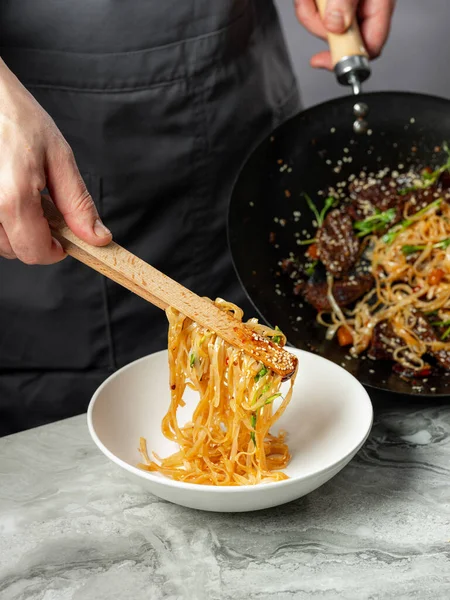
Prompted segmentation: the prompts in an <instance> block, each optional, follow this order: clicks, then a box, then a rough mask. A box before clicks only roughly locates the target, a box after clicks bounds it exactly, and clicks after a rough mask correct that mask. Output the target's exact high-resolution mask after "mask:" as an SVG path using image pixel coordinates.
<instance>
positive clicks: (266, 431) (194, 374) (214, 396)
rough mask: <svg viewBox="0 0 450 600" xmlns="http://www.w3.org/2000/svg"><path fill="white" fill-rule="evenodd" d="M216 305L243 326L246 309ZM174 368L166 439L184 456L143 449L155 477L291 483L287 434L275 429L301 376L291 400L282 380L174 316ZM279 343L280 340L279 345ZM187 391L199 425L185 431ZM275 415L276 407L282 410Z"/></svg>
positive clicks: (258, 328)
mask: <svg viewBox="0 0 450 600" xmlns="http://www.w3.org/2000/svg"><path fill="white" fill-rule="evenodd" d="M215 304H216V305H217V306H218V307H219V308H221V309H222V310H224V311H228V312H230V313H231V314H232V315H233V316H234V317H235V318H236V319H237V320H239V321H242V316H243V312H242V310H241V309H240V308H238V307H237V306H235V305H234V304H231V303H229V302H225V301H224V300H220V299H217V300H216V302H215ZM166 312H167V318H168V320H169V344H168V350H169V368H170V389H171V404H170V407H169V410H168V412H167V414H166V415H165V417H164V419H163V421H162V432H163V434H164V436H165V437H166V438H167V439H169V440H172V441H174V442H176V443H177V444H178V446H179V450H178V451H177V452H175V453H174V454H172V455H171V456H169V457H167V458H160V457H158V456H156V455H154V460H151V459H150V457H149V456H148V454H147V448H146V442H145V440H144V439H143V438H141V441H140V450H141V455H142V457H143V460H144V463H141V464H140V465H139V466H140V467H141V468H142V469H145V470H147V471H157V472H159V473H162V474H163V475H165V476H167V477H170V478H171V479H175V480H178V481H185V482H189V483H199V484H204V485H220V486H223V485H230V486H236V485H249V484H256V483H265V482H270V481H280V480H283V479H287V476H286V475H285V474H284V473H282V472H281V469H284V468H285V467H286V465H287V464H288V462H289V460H290V455H289V450H288V447H287V445H286V442H285V433H283V432H280V433H279V434H278V435H277V436H275V435H272V434H271V433H270V428H271V427H272V426H273V425H274V424H275V422H276V421H277V420H278V419H279V418H280V417H281V415H282V414H283V412H284V410H285V409H286V407H287V405H288V403H289V401H290V399H291V396H292V391H293V385H294V380H295V375H296V373H294V375H293V376H292V378H291V380H290V388H289V390H288V392H287V393H286V395H285V397H284V398H282V396H281V393H280V392H279V389H280V386H281V383H282V378H281V376H280V375H277V374H275V373H274V372H272V371H269V370H268V369H267V368H266V367H264V366H263V365H262V363H260V362H258V361H257V360H255V359H254V358H252V357H251V356H249V355H247V354H245V353H244V352H243V351H242V350H239V349H237V348H235V347H233V346H231V345H230V344H228V343H227V342H225V341H224V340H223V339H221V338H220V337H218V336H217V335H216V334H215V333H213V332H212V331H209V330H205V329H204V328H203V327H201V326H200V325H198V324H197V323H195V322H194V321H192V320H190V319H188V318H187V317H185V316H183V315H182V314H180V313H178V312H177V311H176V310H174V309H172V308H169V309H168V310H167V311H166ZM246 325H247V326H248V327H250V328H251V329H252V330H253V331H255V332H257V333H259V334H260V335H263V336H266V337H270V338H272V339H274V340H275V341H279V343H281V344H284V343H285V337H284V335H283V334H282V333H281V332H280V331H277V330H273V329H270V328H268V327H266V326H264V325H260V324H258V322H257V320H256V319H251V320H249V321H248V322H247V323H246ZM277 338H278V340H277ZM186 387H189V388H190V389H192V390H194V391H196V392H197V393H198V395H199V401H198V404H197V406H196V408H195V410H194V413H193V415H192V418H191V420H190V421H189V422H188V423H186V424H185V425H183V426H180V424H179V422H178V418H177V410H178V408H179V407H182V406H184V405H185V403H184V400H183V395H184V392H185V390H186ZM278 403H279V406H278V408H275V404H278Z"/></svg>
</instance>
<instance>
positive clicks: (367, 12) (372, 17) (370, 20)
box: [359, 0, 395, 58]
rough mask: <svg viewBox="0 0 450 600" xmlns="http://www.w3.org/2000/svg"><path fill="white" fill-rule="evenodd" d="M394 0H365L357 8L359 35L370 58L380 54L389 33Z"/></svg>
mask: <svg viewBox="0 0 450 600" xmlns="http://www.w3.org/2000/svg"><path fill="white" fill-rule="evenodd" d="M394 8H395V0H365V1H364V2H363V3H361V7H360V9H359V16H360V21H361V24H360V27H361V35H362V37H363V40H364V43H365V45H366V48H367V51H368V53H369V56H370V57H371V58H376V57H377V56H379V55H380V53H381V50H382V48H383V46H384V44H385V43H386V40H387V37H388V35H389V29H390V24H391V17H392V13H393V11H394Z"/></svg>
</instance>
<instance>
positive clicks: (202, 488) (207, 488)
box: [86, 347, 373, 494]
mask: <svg viewBox="0 0 450 600" xmlns="http://www.w3.org/2000/svg"><path fill="white" fill-rule="evenodd" d="M286 349H287V350H289V351H291V352H293V353H294V354H297V355H298V354H301V355H305V354H306V355H308V356H311V357H313V358H314V360H319V361H325V362H327V363H329V364H330V365H333V368H337V369H339V370H340V371H341V372H343V373H345V376H346V377H349V378H351V379H353V380H354V383H355V384H356V385H357V386H359V392H360V394H361V401H362V402H364V403H365V404H366V407H367V409H368V411H369V419H368V424H367V427H366V430H365V432H364V435H363V437H362V438H361V441H360V442H359V443H358V444H357V445H356V446H355V447H354V448H352V449H351V450H350V451H349V452H347V453H346V454H345V455H344V456H341V457H340V458H339V459H338V460H336V461H334V462H332V463H331V464H330V465H327V466H326V467H323V468H322V469H319V470H315V471H313V472H311V473H308V472H307V473H305V474H303V475H298V476H293V477H289V478H288V479H284V480H282V481H272V482H268V483H256V484H254V485H242V486H232V485H223V486H220V485H211V484H206V485H204V484H198V483H188V482H184V481H177V480H174V479H169V478H168V477H165V476H161V475H154V474H153V473H152V472H150V471H144V470H143V469H139V468H138V467H137V466H133V465H130V464H129V463H128V462H126V461H125V460H123V459H121V458H119V457H118V456H116V455H115V454H114V453H113V452H111V450H109V449H108V448H107V447H106V446H105V444H104V443H103V442H102V441H101V440H100V438H99V436H98V435H97V432H96V431H95V426H94V423H93V412H94V407H95V404H96V401H97V399H98V398H99V396H100V394H101V392H102V391H103V389H104V388H105V387H107V386H108V385H109V384H110V383H111V381H113V380H114V379H115V378H116V377H119V376H120V375H121V374H122V373H123V372H124V371H126V370H128V369H131V368H133V366H135V365H137V364H139V363H141V362H145V361H146V360H148V359H149V358H150V357H151V356H154V355H159V354H167V349H165V350H160V351H158V352H153V353H151V354H147V355H146V356H143V357H141V358H138V359H137V360H134V361H132V362H130V363H128V364H127V365H124V366H123V367H121V368H120V369H118V370H117V371H115V372H114V373H112V374H111V375H110V376H109V377H107V378H106V379H105V381H104V382H103V383H102V384H101V385H100V386H99V387H98V388H97V389H96V391H95V392H94V394H93V396H92V398H91V400H90V402H89V406H88V410H87V415H86V417H87V426H88V430H89V433H90V435H91V438H92V439H93V441H94V443H95V444H96V446H97V447H98V448H99V449H100V450H101V451H102V452H103V454H104V455H105V456H107V457H108V458H109V459H110V460H111V461H112V462H113V463H115V464H117V465H119V466H120V467H122V468H123V469H125V470H126V471H128V472H130V473H133V474H134V475H137V476H139V477H141V478H143V479H146V480H147V481H151V482H152V483H155V484H157V485H162V486H168V487H172V488H175V489H181V490H186V491H187V490H189V491H194V492H200V493H202V492H203V493H208V492H211V493H213V494H217V493H225V494H229V493H240V494H245V493H247V494H248V493H252V492H254V491H256V490H258V491H262V490H271V489H274V488H282V487H287V486H290V485H293V484H295V483H299V482H301V481H303V482H304V481H308V480H309V479H311V478H315V477H320V476H321V475H325V474H326V473H327V472H329V471H334V470H335V469H336V467H338V466H339V465H341V464H342V465H343V466H345V465H346V464H347V463H348V462H349V461H350V460H351V459H352V458H353V456H355V454H356V453H357V452H358V451H359V450H360V449H361V448H362V446H363V445H364V443H365V442H366V441H367V438H368V437H369V434H370V432H371V429H372V425H373V406H372V402H371V400H370V396H369V394H368V393H367V391H366V389H365V388H364V386H363V385H362V383H360V382H359V381H358V380H357V379H356V377H354V376H353V375H352V374H351V373H349V372H348V371H347V370H345V369H343V368H342V367H341V366H340V365H337V364H336V363H334V362H333V361H331V360H329V359H327V358H324V357H322V356H319V355H317V354H314V353H313V352H308V351H307V350H301V349H299V348H290V347H287V348H286Z"/></svg>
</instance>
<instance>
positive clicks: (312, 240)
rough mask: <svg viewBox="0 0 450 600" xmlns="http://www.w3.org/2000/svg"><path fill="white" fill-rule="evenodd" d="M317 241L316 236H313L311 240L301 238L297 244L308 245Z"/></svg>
mask: <svg viewBox="0 0 450 600" xmlns="http://www.w3.org/2000/svg"><path fill="white" fill-rule="evenodd" d="M316 242H317V239H316V238H311V239H309V240H299V241H298V242H297V244H298V245H299V246H307V245H308V244H315V243H316Z"/></svg>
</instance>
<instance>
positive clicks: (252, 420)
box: [250, 413, 257, 446]
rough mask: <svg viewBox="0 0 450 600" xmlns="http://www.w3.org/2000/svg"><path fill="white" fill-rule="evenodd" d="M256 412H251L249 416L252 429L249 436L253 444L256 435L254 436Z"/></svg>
mask: <svg viewBox="0 0 450 600" xmlns="http://www.w3.org/2000/svg"><path fill="white" fill-rule="evenodd" d="M256 418H257V417H256V413H253V414H252V416H251V417H250V425H251V426H252V429H253V431H252V432H251V433H250V438H251V440H252V442H253V443H254V445H255V446H256V437H255V428H256Z"/></svg>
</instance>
